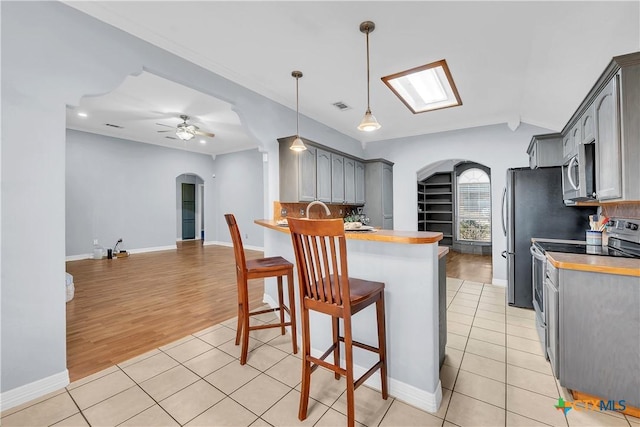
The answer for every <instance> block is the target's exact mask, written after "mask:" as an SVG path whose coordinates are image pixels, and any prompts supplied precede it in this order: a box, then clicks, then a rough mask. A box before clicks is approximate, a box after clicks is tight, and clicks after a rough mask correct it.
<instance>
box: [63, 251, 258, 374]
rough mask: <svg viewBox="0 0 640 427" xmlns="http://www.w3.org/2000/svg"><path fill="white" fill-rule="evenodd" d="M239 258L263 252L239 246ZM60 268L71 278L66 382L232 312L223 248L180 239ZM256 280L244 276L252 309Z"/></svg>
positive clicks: (231, 279) (232, 288)
mask: <svg viewBox="0 0 640 427" xmlns="http://www.w3.org/2000/svg"><path fill="white" fill-rule="evenodd" d="M246 256H247V258H248V259H252V258H260V257H262V256H263V254H262V252H257V251H249V250H247V251H246ZM66 266H67V271H68V272H69V273H70V274H72V275H73V277H74V284H75V297H74V299H73V300H71V301H70V302H68V303H67V368H68V369H69V375H70V379H71V381H75V380H77V379H80V378H83V377H85V376H87V375H90V374H92V373H94V372H97V371H100V370H102V369H105V368H107V367H109V366H112V365H114V364H116V363H120V362H122V361H124V360H127V359H130V358H132V357H134V356H137V355H139V354H142V353H145V352H147V351H150V350H153V349H155V348H157V347H158V346H161V345H164V344H167V343H170V342H172V341H175V340H178V339H180V338H182V337H185V336H187V335H189V334H192V333H194V332H197V331H200V330H202V329H205V328H206V327H208V326H211V325H214V324H216V323H220V322H222V321H224V320H227V319H230V318H232V317H235V316H236V307H237V305H236V304H237V293H236V275H235V260H234V257H233V249H232V248H230V247H223V246H202V244H201V241H195V242H182V244H181V245H180V247H179V249H178V250H173V251H162V252H153V253H147V254H136V255H131V256H130V257H128V258H120V259H113V260H107V259H103V260H93V259H88V260H81V261H70V262H67V264H66ZM262 285H263V281H262V279H260V280H252V281H250V286H249V298H250V305H251V306H252V307H255V306H257V305H260V304H261V303H262V296H263V286H262Z"/></svg>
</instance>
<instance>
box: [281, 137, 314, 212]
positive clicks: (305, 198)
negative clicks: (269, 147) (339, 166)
mask: <svg viewBox="0 0 640 427" xmlns="http://www.w3.org/2000/svg"><path fill="white" fill-rule="evenodd" d="M293 138H294V137H289V138H282V139H279V140H278V141H279V142H280V147H279V154H280V201H282V202H311V201H313V200H315V199H316V148H315V147H314V146H312V145H309V144H308V143H307V142H308V141H306V140H305V141H304V143H305V145H307V149H306V150H305V151H300V152H295V151H292V150H290V149H289V146H291V142H292V141H293Z"/></svg>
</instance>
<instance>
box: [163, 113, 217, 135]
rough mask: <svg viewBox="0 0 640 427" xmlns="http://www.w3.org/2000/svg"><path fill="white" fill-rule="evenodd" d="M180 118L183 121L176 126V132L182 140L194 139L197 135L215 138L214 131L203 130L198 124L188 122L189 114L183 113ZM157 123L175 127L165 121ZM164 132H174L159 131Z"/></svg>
mask: <svg viewBox="0 0 640 427" xmlns="http://www.w3.org/2000/svg"><path fill="white" fill-rule="evenodd" d="M180 118H181V119H182V123H180V124H178V126H176V127H175V133H176V136H177V137H178V138H180V139H181V140H183V141H189V140H190V139H192V138H193V137H195V136H196V135H200V136H208V137H209V138H213V137H214V136H215V134H213V133H210V132H204V131H201V130H200V128H199V127H198V126H196V125H192V124H189V123H187V120H189V116H187V115H184V114H182V115H181V116H180ZM156 124H157V125H160V126H166V127H170V128H173V126H169V125H165V124H163V123H156ZM163 132H173V130H159V131H158V133H163ZM168 138H170V137H168Z"/></svg>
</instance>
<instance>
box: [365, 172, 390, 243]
mask: <svg viewBox="0 0 640 427" xmlns="http://www.w3.org/2000/svg"><path fill="white" fill-rule="evenodd" d="M365 181H366V185H365V189H366V199H367V203H366V205H365V212H366V214H367V216H368V217H369V219H370V220H371V222H370V224H369V225H372V226H374V227H381V228H383V229H385V230H393V163H391V162H389V161H387V160H383V159H378V160H368V161H367V162H366V163H365Z"/></svg>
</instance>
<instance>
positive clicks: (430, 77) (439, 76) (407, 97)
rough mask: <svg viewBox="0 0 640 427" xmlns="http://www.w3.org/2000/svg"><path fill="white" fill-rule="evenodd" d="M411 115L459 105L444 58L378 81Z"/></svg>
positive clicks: (460, 101) (457, 95) (459, 101)
mask: <svg viewBox="0 0 640 427" xmlns="http://www.w3.org/2000/svg"><path fill="white" fill-rule="evenodd" d="M382 81H383V82H384V83H385V84H386V85H387V86H389V89H391V91H392V92H393V93H395V94H396V95H397V96H398V98H400V100H401V101H402V102H403V103H404V105H406V106H407V108H409V110H411V111H412V112H413V114H417V113H424V112H425V111H431V110H438V109H441V108H448V107H455V106H458V105H462V100H461V99H460V95H459V94H458V89H456V85H455V83H454V82H453V77H451V72H450V71H449V67H448V66H447V61H445V60H444V59H443V60H441V61H437V62H432V63H431V64H427V65H423V66H420V67H416V68H412V69H410V70H406V71H401V72H399V73H396V74H392V75H390V76H386V77H383V78H382Z"/></svg>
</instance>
